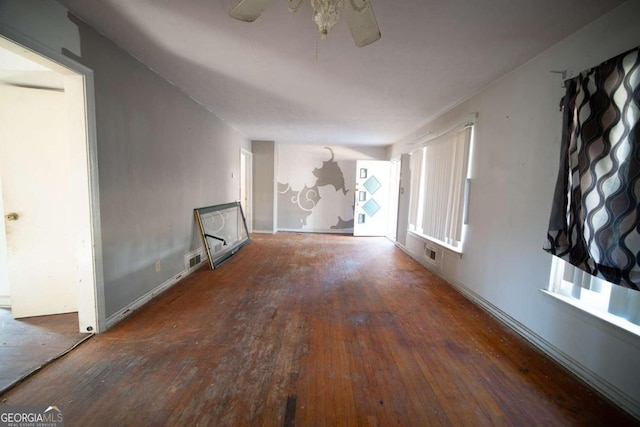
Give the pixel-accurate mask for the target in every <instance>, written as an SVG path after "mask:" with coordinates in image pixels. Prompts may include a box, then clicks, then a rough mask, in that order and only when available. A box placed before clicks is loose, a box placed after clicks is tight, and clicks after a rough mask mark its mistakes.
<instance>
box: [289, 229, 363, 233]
mask: <svg viewBox="0 0 640 427" xmlns="http://www.w3.org/2000/svg"><path fill="white" fill-rule="evenodd" d="M278 231H282V232H283V233H322V234H353V228H351V229H346V230H345V229H341V230H332V229H328V230H327V229H324V230H308V229H302V228H278Z"/></svg>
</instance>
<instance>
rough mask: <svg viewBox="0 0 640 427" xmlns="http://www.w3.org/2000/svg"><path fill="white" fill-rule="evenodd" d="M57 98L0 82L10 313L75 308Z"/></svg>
mask: <svg viewBox="0 0 640 427" xmlns="http://www.w3.org/2000/svg"><path fill="white" fill-rule="evenodd" d="M65 102H66V100H65V99H64V93H62V92H60V91H55V90H41V89H27V88H18V87H11V86H0V111H2V114H0V174H2V197H3V208H4V212H3V213H4V221H5V224H4V225H5V229H6V244H7V252H6V255H7V260H6V267H7V276H8V281H9V284H10V289H11V311H12V314H13V317H15V318H20V317H30V316H41V315H47V314H57V313H67V312H73V311H77V310H78V280H77V272H76V264H77V263H76V259H75V256H76V255H75V254H76V250H75V246H74V244H75V234H74V232H73V230H74V224H73V212H72V209H71V207H70V204H69V200H70V195H69V192H70V189H71V188H72V185H70V178H71V175H70V173H69V164H70V161H69V159H70V158H71V156H72V154H71V153H70V147H69V144H68V132H67V107H66V103H65ZM25 118H28V120H25Z"/></svg>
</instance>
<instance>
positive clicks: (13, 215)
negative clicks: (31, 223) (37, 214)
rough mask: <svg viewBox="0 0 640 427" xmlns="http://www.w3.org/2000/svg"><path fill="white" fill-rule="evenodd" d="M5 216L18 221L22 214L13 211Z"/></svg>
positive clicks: (7, 218)
mask: <svg viewBox="0 0 640 427" xmlns="http://www.w3.org/2000/svg"><path fill="white" fill-rule="evenodd" d="M4 217H5V219H6V220H7V221H17V220H18V218H20V215H18V214H17V213H15V212H11V213H10V214H8V215H5V216H4Z"/></svg>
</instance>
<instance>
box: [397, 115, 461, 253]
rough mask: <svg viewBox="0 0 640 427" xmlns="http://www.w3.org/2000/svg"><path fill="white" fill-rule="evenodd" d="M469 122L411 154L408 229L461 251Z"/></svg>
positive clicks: (432, 140) (430, 141)
mask: <svg viewBox="0 0 640 427" xmlns="http://www.w3.org/2000/svg"><path fill="white" fill-rule="evenodd" d="M472 139H473V124H466V125H464V126H462V127H457V128H454V129H453V130H451V131H449V132H446V133H444V134H443V135H440V136H438V137H436V138H433V139H431V140H429V141H427V142H426V143H425V145H424V146H423V147H422V148H420V149H418V150H416V151H414V152H413V153H411V162H410V167H411V202H410V208H409V230H410V231H412V232H414V233H415V234H418V235H420V236H422V237H425V238H427V239H428V240H432V241H434V242H436V243H438V244H440V245H442V246H445V247H447V248H449V249H452V250H454V251H456V252H462V240H463V222H464V217H465V211H466V199H467V197H466V193H467V191H468V187H467V183H468V178H469V157H470V156H469V153H470V151H471V144H472Z"/></svg>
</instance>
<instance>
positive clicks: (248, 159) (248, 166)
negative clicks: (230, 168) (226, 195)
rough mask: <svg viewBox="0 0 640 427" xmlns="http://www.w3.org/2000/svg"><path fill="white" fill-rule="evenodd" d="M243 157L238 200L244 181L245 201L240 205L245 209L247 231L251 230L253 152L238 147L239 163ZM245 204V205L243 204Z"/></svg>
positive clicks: (250, 231)
mask: <svg viewBox="0 0 640 427" xmlns="http://www.w3.org/2000/svg"><path fill="white" fill-rule="evenodd" d="M243 158H244V169H245V170H244V176H242V175H243V174H242V167H241V168H240V175H241V176H240V196H239V197H240V201H241V202H244V201H243V200H242V193H243V188H242V184H243V183H244V187H245V188H244V192H245V198H246V203H243V205H242V207H243V208H244V209H246V212H244V216H245V219H246V221H247V228H248V229H249V233H252V232H253V186H252V182H253V153H252V152H251V151H249V150H245V149H244V148H242V147H241V148H240V164H241V165H242V159H243ZM245 205H246V206H245Z"/></svg>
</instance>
